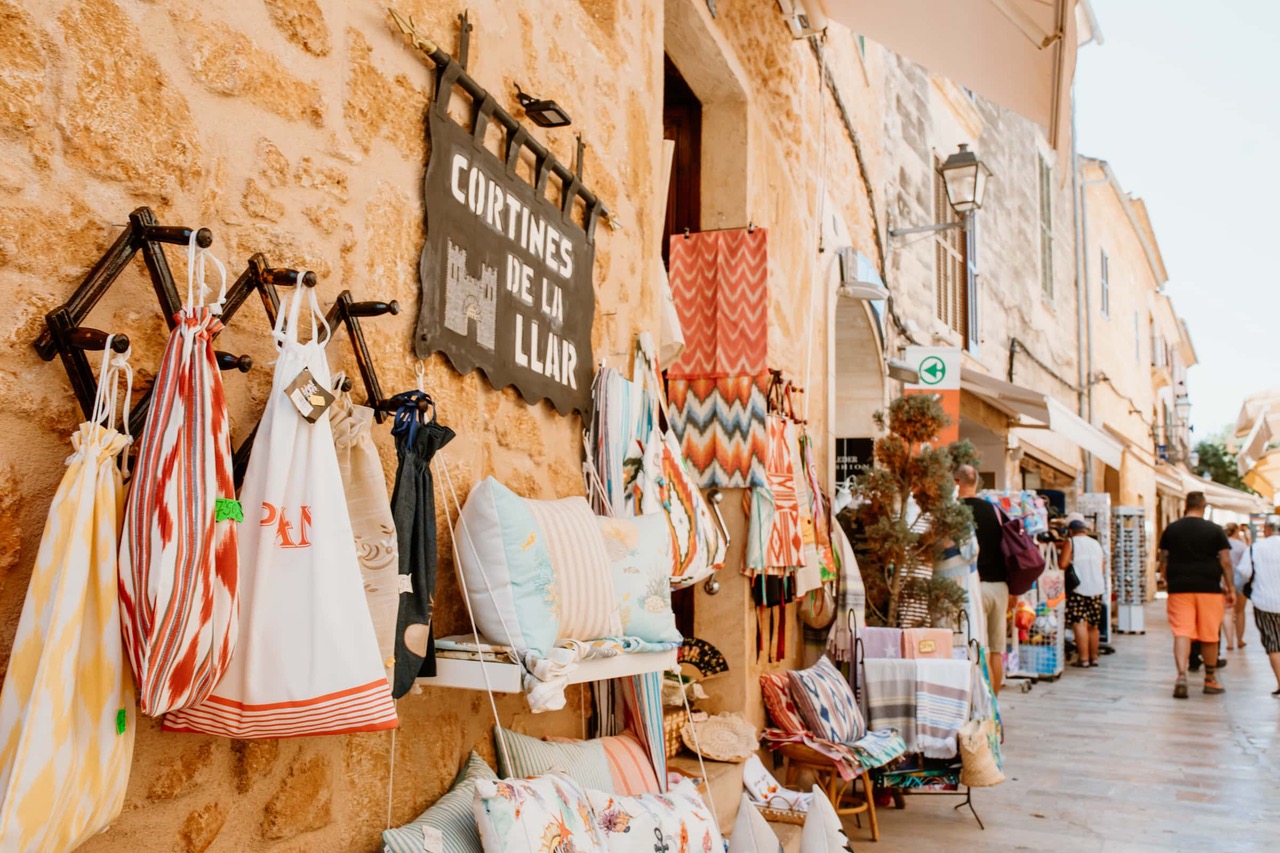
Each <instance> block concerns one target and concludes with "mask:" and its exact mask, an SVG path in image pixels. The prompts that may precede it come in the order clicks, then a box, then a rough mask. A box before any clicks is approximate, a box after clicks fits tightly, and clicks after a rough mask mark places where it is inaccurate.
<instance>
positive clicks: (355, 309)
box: [347, 299, 400, 317]
mask: <svg viewBox="0 0 1280 853" xmlns="http://www.w3.org/2000/svg"><path fill="white" fill-rule="evenodd" d="M347 313H348V314H350V315H351V316H352V317H381V316H382V315H383V314H392V315H395V314H399V313H400V303H399V302H398V301H396V300H395V299H392V300H391V301H390V302H352V303H351V304H350V305H348V306H347Z"/></svg>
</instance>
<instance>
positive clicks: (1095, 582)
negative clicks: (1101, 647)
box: [1058, 513, 1107, 667]
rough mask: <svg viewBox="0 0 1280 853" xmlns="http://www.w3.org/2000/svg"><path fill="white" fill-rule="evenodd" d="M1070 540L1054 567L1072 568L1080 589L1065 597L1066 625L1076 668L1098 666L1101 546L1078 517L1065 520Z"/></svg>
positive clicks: (1102, 581)
mask: <svg viewBox="0 0 1280 853" xmlns="http://www.w3.org/2000/svg"><path fill="white" fill-rule="evenodd" d="M1068 518H1069V519H1070V522H1069V523H1068V524H1067V531H1068V532H1069V533H1070V538H1068V539H1067V541H1066V542H1064V543H1063V544H1062V545H1060V546H1059V549H1058V567H1059V568H1061V569H1063V570H1065V569H1066V568H1067V566H1074V567H1075V570H1076V575H1077V576H1079V578H1080V586H1078V587H1076V588H1075V589H1074V590H1072V591H1071V592H1068V593H1067V624H1068V625H1073V626H1074V627H1075V633H1076V658H1077V660H1076V666H1078V667H1086V666H1097V665H1098V631H1099V628H1100V627H1101V626H1102V619H1103V613H1104V610H1103V607H1102V596H1104V595H1105V594H1106V592H1107V582H1106V576H1105V575H1104V574H1103V554H1102V546H1101V545H1099V544H1098V543H1097V541H1095V540H1094V539H1092V538H1091V537H1089V536H1088V535H1087V532H1088V529H1089V525H1087V524H1086V523H1085V521H1084V517H1083V516H1081V515H1079V514H1078V513H1072V514H1071V515H1069V516H1068Z"/></svg>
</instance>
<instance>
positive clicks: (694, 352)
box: [667, 228, 769, 379]
mask: <svg viewBox="0 0 1280 853" xmlns="http://www.w3.org/2000/svg"><path fill="white" fill-rule="evenodd" d="M767 235H768V232H767V231H766V229H764V228H756V229H754V230H751V229H735V230H728V231H708V232H705V233H701V234H690V235H688V236H687V237H684V238H676V239H673V240H672V241H671V253H670V269H671V276H670V279H671V294H672V297H673V299H674V300H675V305H676V313H677V314H678V315H679V318H680V326H681V328H682V329H683V331H684V339H685V349H684V352H683V353H681V354H680V357H679V358H677V359H676V360H675V362H674V363H673V364H672V365H671V367H670V368H669V370H668V372H667V376H668V378H670V379H722V378H725V377H732V376H759V375H760V374H762V373H764V372H765V371H766V364H765V362H766V357H767V355H768V351H769V264H768V259H769V256H768V249H767V246H768V240H767Z"/></svg>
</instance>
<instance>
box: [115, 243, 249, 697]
mask: <svg viewBox="0 0 1280 853" xmlns="http://www.w3.org/2000/svg"><path fill="white" fill-rule="evenodd" d="M195 235H196V232H195V231H194V230H193V231H192V232H191V242H190V243H189V244H188V245H187V301H186V304H185V305H183V307H182V310H181V311H179V312H178V315H177V317H176V321H177V322H176V325H175V326H174V329H173V332H172V333H171V334H170V336H169V343H168V345H167V346H166V347H165V350H164V356H163V357H162V358H161V360H160V369H159V371H158V372H157V374H156V378H155V387H154V392H153V393H152V397H151V408H150V410H149V411H148V412H147V421H146V425H145V427H144V428H143V431H142V440H141V442H140V443H139V448H138V459H137V463H136V468H135V471H134V476H133V482H132V486H131V488H130V489H129V496H128V499H127V501H126V503H125V518H124V530H123V532H122V534H121V540H120V617H121V628H122V631H123V634H124V645H125V650H126V652H127V654H128V657H129V662H130V664H131V665H132V667H133V676H134V680H135V681H136V683H137V688H138V704H139V708H140V710H141V711H142V713H144V714H147V715H150V716H159V715H160V714H164V713H167V712H170V711H176V710H178V709H180V708H186V707H188V706H190V705H195V704H198V703H199V702H201V701H203V700H204V699H205V697H207V696H208V695H209V693H210V692H211V691H212V690H213V688H214V686H215V685H217V683H218V681H219V680H220V679H221V678H222V675H223V673H224V672H225V671H226V669H227V665H228V664H229V663H230V662H231V654H232V651H233V650H234V649H235V642H236V636H237V619H238V613H239V603H238V598H237V589H238V586H239V555H238V552H237V548H236V535H237V531H236V526H237V524H238V523H239V521H240V520H241V518H242V514H241V511H240V504H239V502H237V501H236V494H235V483H234V480H233V478H232V460H231V433H230V426H229V424H228V422H227V405H226V400H225V398H224V396H223V392H222V374H221V373H220V372H219V370H218V364H217V361H216V358H215V356H214V351H213V338H214V335H216V334H217V333H218V332H219V330H221V329H222V322H221V320H219V319H218V315H219V314H221V313H222V301H223V299H224V298H225V297H226V293H227V271H226V268H225V267H224V266H223V265H222V263H221V262H220V261H219V260H218V259H217V258H215V257H214V256H213V255H212V254H210V253H209V252H208V250H206V249H198V248H197V247H196V243H195V239H196V236H195ZM206 259H208V260H209V261H212V262H213V264H214V266H215V267H216V268H217V270H218V274H219V276H220V277H221V279H222V286H221V289H220V290H219V293H218V298H217V300H216V301H214V302H212V303H207V304H206V302H205V299H206V294H207V292H208V289H207V288H206V287H205V284H204V278H205V260H206Z"/></svg>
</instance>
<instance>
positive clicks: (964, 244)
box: [933, 158, 969, 343]
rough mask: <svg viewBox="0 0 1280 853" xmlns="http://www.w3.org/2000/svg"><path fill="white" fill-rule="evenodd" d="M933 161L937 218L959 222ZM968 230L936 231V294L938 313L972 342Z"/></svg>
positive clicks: (936, 163) (938, 220)
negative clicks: (970, 332) (970, 338)
mask: <svg viewBox="0 0 1280 853" xmlns="http://www.w3.org/2000/svg"><path fill="white" fill-rule="evenodd" d="M941 165H942V164H941V162H940V161H938V160H937V159H936V158H935V159H934V161H933V221H934V222H937V223H952V222H959V221H960V215H959V214H957V213H956V212H955V211H954V210H952V208H951V204H950V202H948V201H947V185H946V182H945V181H943V179H942V174H941V173H940V172H939V171H938V167H939V166H941ZM967 238H968V234H967V232H966V231H965V229H964V228H947V229H945V230H942V231H938V232H936V233H935V234H934V238H933V239H934V276H935V288H934V298H935V303H936V308H937V317H938V319H939V320H940V321H942V323H943V324H944V325H946V326H947V328H949V329H952V330H954V331H955V332H957V333H958V334H959V335H960V339H961V340H963V341H965V342H966V343H968V342H969V260H968V245H969V241H968V239H967Z"/></svg>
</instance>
